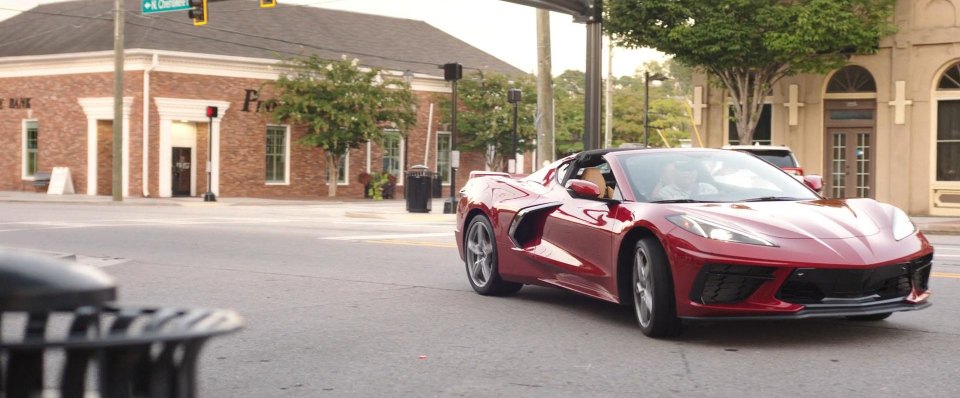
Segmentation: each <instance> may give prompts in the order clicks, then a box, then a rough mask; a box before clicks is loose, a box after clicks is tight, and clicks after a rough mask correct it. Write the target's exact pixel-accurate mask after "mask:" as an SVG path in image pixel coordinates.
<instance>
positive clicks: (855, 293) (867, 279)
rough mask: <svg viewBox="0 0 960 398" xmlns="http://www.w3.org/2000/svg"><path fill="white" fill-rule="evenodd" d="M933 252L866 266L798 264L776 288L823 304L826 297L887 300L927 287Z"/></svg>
mask: <svg viewBox="0 0 960 398" xmlns="http://www.w3.org/2000/svg"><path fill="white" fill-rule="evenodd" d="M931 260H932V256H929V255H928V256H924V257H920V258H917V259H915V260H911V261H908V262H905V263H900V264H893V265H887V266H883V267H877V268H871V269H866V270H850V269H816V268H798V269H797V270H795V271H794V272H793V274H792V275H791V276H790V278H788V279H787V281H786V282H784V284H783V286H781V287H780V290H779V291H778V292H777V298H778V299H780V300H783V301H786V302H788V303H794V304H822V303H825V301H824V299H863V300H864V301H873V300H884V299H891V298H896V297H903V296H906V295H908V294H910V292H911V291H912V290H913V288H914V287H915V286H916V288H917V289H918V290H920V291H923V290H926V289H927V280H928V279H929V278H930V266H931V264H930V261H931Z"/></svg>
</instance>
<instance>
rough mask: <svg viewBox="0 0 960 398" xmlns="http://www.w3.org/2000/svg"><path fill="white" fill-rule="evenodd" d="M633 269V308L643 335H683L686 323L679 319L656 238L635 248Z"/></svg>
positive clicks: (664, 254)
mask: <svg viewBox="0 0 960 398" xmlns="http://www.w3.org/2000/svg"><path fill="white" fill-rule="evenodd" d="M631 266H632V268H633V271H632V272H631V274H632V275H633V278H632V281H633V283H632V286H633V287H632V291H633V309H634V313H635V314H636V315H637V322H638V323H639V324H640V330H641V331H642V332H643V334H645V335H647V336H650V337H671V336H677V335H679V334H680V333H682V332H683V323H682V322H681V321H680V318H677V304H676V299H675V298H674V295H673V275H672V274H671V272H670V263H669V261H668V260H667V254H666V253H665V252H664V251H663V247H662V246H660V242H658V241H657V240H656V239H655V238H643V239H640V241H639V242H637V244H636V245H635V246H634V249H633V260H632V261H631ZM651 301H652V303H651Z"/></svg>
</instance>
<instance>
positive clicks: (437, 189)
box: [431, 173, 443, 199]
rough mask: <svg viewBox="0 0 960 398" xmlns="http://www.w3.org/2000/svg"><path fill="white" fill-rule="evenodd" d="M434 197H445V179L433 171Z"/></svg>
mask: <svg viewBox="0 0 960 398" xmlns="http://www.w3.org/2000/svg"><path fill="white" fill-rule="evenodd" d="M432 191H433V192H432V193H433V195H431V196H433V198H434V199H437V198H442V197H443V179H441V178H440V174H439V173H433V190H432Z"/></svg>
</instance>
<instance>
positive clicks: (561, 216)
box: [534, 176, 622, 300]
mask: <svg viewBox="0 0 960 398" xmlns="http://www.w3.org/2000/svg"><path fill="white" fill-rule="evenodd" d="M575 177H576V176H572V177H571V178H575ZM601 188H603V187H601ZM553 193H554V195H557V196H558V197H559V199H560V202H561V203H562V204H561V205H560V206H559V207H557V208H556V209H555V210H553V211H552V212H550V214H549V215H548V217H547V218H546V221H545V223H544V228H543V235H542V242H541V243H540V245H538V247H537V248H536V249H535V250H534V255H536V256H538V257H540V258H541V259H542V261H544V262H545V263H547V265H548V266H549V268H550V269H552V270H553V275H552V276H553V279H552V280H549V281H546V282H548V283H552V284H555V285H558V286H561V287H565V288H568V289H572V290H575V291H578V292H581V293H584V294H587V295H591V296H594V297H598V298H602V299H607V300H613V299H614V296H613V294H612V293H611V291H610V290H611V289H612V287H614V286H616V264H615V261H616V255H615V252H616V250H615V249H614V247H613V245H614V242H615V241H616V234H617V233H618V231H620V229H621V226H622V223H621V222H620V221H619V220H618V218H617V216H616V215H617V214H618V210H619V209H620V205H619V203H616V202H613V201H604V200H598V199H585V198H578V197H575V196H574V195H573V194H571V193H570V192H568V191H566V190H565V189H563V188H562V186H560V185H559V184H558V189H557V190H555V191H554V192H553Z"/></svg>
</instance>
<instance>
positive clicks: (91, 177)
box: [87, 117, 97, 196]
mask: <svg viewBox="0 0 960 398" xmlns="http://www.w3.org/2000/svg"><path fill="white" fill-rule="evenodd" d="M96 194H97V119H91V118H89V117H88V118H87V195H90V196H93V195H96Z"/></svg>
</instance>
